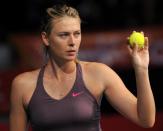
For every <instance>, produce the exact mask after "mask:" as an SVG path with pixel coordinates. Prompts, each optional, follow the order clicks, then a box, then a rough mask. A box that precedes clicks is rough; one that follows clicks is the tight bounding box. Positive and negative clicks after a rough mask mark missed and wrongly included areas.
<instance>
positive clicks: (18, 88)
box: [11, 69, 40, 93]
mask: <svg viewBox="0 0 163 131" xmlns="http://www.w3.org/2000/svg"><path fill="white" fill-rule="evenodd" d="M39 70H40V69H36V70H33V71H29V72H24V73H21V74H19V75H17V76H16V77H15V78H14V79H13V81H12V87H11V88H12V91H14V92H17V93H20V92H21V93H22V92H25V91H27V90H28V89H29V88H33V87H34V85H35V84H36V81H37V77H38V73H39Z"/></svg>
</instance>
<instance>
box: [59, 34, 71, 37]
mask: <svg viewBox="0 0 163 131" xmlns="http://www.w3.org/2000/svg"><path fill="white" fill-rule="evenodd" d="M68 35H69V34H68V33H62V34H59V37H61V38H66V37H68Z"/></svg>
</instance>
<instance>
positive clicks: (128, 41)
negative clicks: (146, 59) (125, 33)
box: [126, 37, 130, 45]
mask: <svg viewBox="0 0 163 131" xmlns="http://www.w3.org/2000/svg"><path fill="white" fill-rule="evenodd" d="M129 39H130V38H129V37H127V38H126V40H127V44H128V45H129V44H130V42H129Z"/></svg>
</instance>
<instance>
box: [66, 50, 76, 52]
mask: <svg viewBox="0 0 163 131" xmlns="http://www.w3.org/2000/svg"><path fill="white" fill-rule="evenodd" d="M67 52H76V50H68V51H67Z"/></svg>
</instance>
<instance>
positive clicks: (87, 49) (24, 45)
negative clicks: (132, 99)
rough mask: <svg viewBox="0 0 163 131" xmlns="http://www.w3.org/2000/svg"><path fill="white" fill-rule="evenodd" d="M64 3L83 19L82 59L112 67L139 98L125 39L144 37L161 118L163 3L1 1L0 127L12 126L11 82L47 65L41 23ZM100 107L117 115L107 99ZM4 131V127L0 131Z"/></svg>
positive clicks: (129, 0)
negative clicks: (48, 11)
mask: <svg viewBox="0 0 163 131" xmlns="http://www.w3.org/2000/svg"><path fill="white" fill-rule="evenodd" d="M60 3H62V4H63V3H65V4H68V5H70V6H73V7H75V8H76V9H78V11H79V13H80V16H81V18H82V21H83V23H82V33H83V37H82V45H81V51H80V53H79V58H80V59H81V60H88V61H97V62H103V63H106V64H107V65H108V66H111V67H112V68H113V69H114V70H115V71H116V72H117V73H118V74H119V75H120V77H121V78H122V79H123V81H124V83H125V84H126V86H127V87H128V88H129V90H130V91H131V92H132V93H134V94H135V95H136V87H135V76H134V71H133V68H132V66H131V63H130V61H129V56H128V54H127V50H126V45H125V43H126V37H128V36H129V34H130V33H131V32H132V31H133V30H136V31H144V33H145V35H146V36H148V37H149V42H150V48H149V50H150V58H151V61H150V65H149V76H150V81H151V85H152V90H153V93H154V97H155V101H156V108H157V112H158V113H160V112H162V111H163V102H162V100H163V82H162V81H163V8H162V1H161V0H100V1H99V0H64V1H62V0H13V1H12V0H5V1H4V0H2V1H0V123H6V122H7V121H8V113H9V94H10V87H11V82H12V80H13V78H14V77H15V76H16V75H17V74H19V73H22V72H24V71H29V70H32V69H35V68H38V67H39V66H40V65H41V64H42V63H43V50H42V41H41V38H40V27H41V21H42V18H43V16H44V12H45V9H46V8H47V7H50V6H52V5H54V4H60ZM142 82H143V81H142ZM101 104H102V105H101V111H102V114H105V115H113V114H117V112H116V111H115V110H114V109H113V108H112V107H111V106H110V105H109V103H108V102H107V101H106V99H105V97H104V98H103V99H102V103H101ZM1 128H2V127H1V125H0V131H1ZM155 128H156V127H155ZM157 128H158V125H157ZM159 129H163V127H159V128H158V130H159ZM3 130H5V129H4V128H3ZM3 130H2V131H3ZM139 130H141V129H139Z"/></svg>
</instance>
